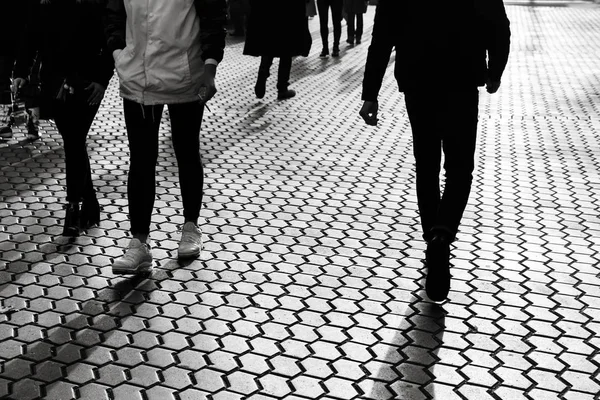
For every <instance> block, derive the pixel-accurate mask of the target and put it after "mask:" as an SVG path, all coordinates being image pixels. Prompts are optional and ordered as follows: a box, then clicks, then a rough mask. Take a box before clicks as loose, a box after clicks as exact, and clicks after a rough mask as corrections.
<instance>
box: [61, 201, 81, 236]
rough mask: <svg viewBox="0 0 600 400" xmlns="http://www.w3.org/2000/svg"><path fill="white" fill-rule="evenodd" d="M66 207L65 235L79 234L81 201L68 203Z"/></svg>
mask: <svg viewBox="0 0 600 400" xmlns="http://www.w3.org/2000/svg"><path fill="white" fill-rule="evenodd" d="M65 208H66V212H65V226H64V227H63V236H70V237H75V236H79V203H68V204H67V206H66V207H65Z"/></svg>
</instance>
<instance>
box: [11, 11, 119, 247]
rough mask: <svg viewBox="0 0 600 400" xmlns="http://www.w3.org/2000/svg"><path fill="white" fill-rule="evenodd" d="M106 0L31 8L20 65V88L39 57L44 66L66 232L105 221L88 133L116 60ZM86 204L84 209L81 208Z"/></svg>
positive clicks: (44, 106)
mask: <svg viewBox="0 0 600 400" xmlns="http://www.w3.org/2000/svg"><path fill="white" fill-rule="evenodd" d="M105 3H106V2H105V1H103V0H44V1H41V2H40V1H36V2H34V3H33V6H32V7H31V8H30V9H29V11H28V15H27V18H28V29H27V41H26V43H25V45H24V51H23V52H22V53H21V54H20V55H19V57H18V59H17V63H16V65H15V72H14V75H15V79H14V82H13V89H14V90H15V91H16V90H20V89H21V88H22V87H23V86H24V85H25V82H26V79H27V77H28V76H29V75H30V71H31V67H32V65H33V64H34V60H35V58H36V54H37V58H38V60H39V62H40V64H41V67H40V81H41V99H40V113H41V114H42V117H43V118H45V119H48V118H52V119H54V121H55V123H56V127H57V129H58V132H59V133H60V135H61V137H62V139H63V145H64V149H65V165H66V171H67V179H66V180H67V202H68V204H67V205H66V213H65V220H64V227H63V235H64V236H78V235H79V233H80V228H88V227H90V226H93V225H96V224H98V223H99V222H100V205H99V203H98V200H97V198H96V192H95V190H94V185H93V183H92V174H91V168H90V160H89V156H88V153H87V147H86V140H87V135H88V132H89V130H90V127H91V125H92V122H93V121H94V118H95V117H96V113H97V112H98V108H99V107H100V103H101V102H102V99H103V97H104V91H105V90H106V87H107V86H108V83H109V81H110V79H111V77H112V75H113V70H114V64H113V60H112V57H111V55H110V52H109V51H108V48H107V46H106V40H105V38H104V32H103V26H102V20H101V16H102V12H103V10H104V6H105ZM80 203H81V209H80Z"/></svg>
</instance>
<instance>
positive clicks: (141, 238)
mask: <svg viewBox="0 0 600 400" xmlns="http://www.w3.org/2000/svg"><path fill="white" fill-rule="evenodd" d="M131 236H133V238H134V239H137V240H139V241H140V242H142V243H146V244H147V243H148V236H149V235H148V234H145V233H134V234H132V235H131Z"/></svg>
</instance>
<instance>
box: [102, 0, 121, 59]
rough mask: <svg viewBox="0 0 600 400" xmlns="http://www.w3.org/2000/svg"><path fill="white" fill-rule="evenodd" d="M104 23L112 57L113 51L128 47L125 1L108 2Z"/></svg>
mask: <svg viewBox="0 0 600 400" xmlns="http://www.w3.org/2000/svg"><path fill="white" fill-rule="evenodd" d="M103 23H104V34H105V35H106V43H107V46H108V50H109V54H110V55H111V57H112V53H113V51H115V50H120V49H124V48H125V46H126V42H125V28H126V23H127V13H126V12H125V4H124V3H123V0H108V3H107V4H106V9H105V10H104V16H103Z"/></svg>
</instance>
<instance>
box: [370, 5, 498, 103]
mask: <svg viewBox="0 0 600 400" xmlns="http://www.w3.org/2000/svg"><path fill="white" fill-rule="evenodd" d="M394 47H395V48H396V63H395V64H396V65H395V72H394V74H395V77H396V80H397V82H398V88H399V90H400V91H401V92H405V91H410V90H428V89H429V90H431V89H433V90H435V89H440V88H441V89H457V88H463V89H465V88H470V87H477V86H483V85H484V84H485V82H486V79H488V78H489V79H491V80H492V81H500V78H501V76H502V73H503V71H504V68H505V67H506V63H507V61H508V55H509V50H510V23H509V20H508V18H507V16H506V11H505V9H504V3H503V2H502V0H474V1H466V0H465V1H448V0H429V1H398V0H380V3H379V6H378V7H377V12H376V15H375V24H374V27H373V37H372V40H371V45H370V46H369V53H368V56H367V64H366V67H365V77H364V80H363V95H362V99H363V100H365V101H375V100H377V96H378V93H379V90H380V89H381V84H382V81H383V78H384V75H385V71H386V69H387V65H388V63H389V60H390V55H391V52H392V49H393V48H394Z"/></svg>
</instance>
